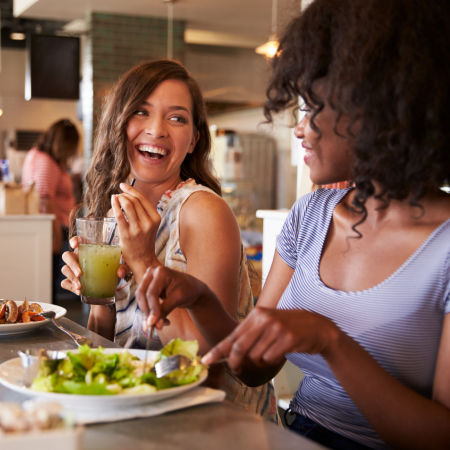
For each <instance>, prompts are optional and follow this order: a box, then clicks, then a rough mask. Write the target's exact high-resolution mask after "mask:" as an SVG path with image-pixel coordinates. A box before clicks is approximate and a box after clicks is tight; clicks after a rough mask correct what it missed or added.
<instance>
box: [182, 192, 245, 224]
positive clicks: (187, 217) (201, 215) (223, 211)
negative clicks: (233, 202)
mask: <svg viewBox="0 0 450 450" xmlns="http://www.w3.org/2000/svg"><path fill="white" fill-rule="evenodd" d="M223 221H225V222H226V223H227V224H228V226H230V225H232V224H236V226H237V223H236V219H235V217H234V215H233V212H232V211H231V209H230V207H229V206H228V204H227V203H226V202H225V200H224V199H223V198H222V197H219V196H218V195H216V194H213V193H212V192H207V191H198V192H194V193H193V194H191V195H190V197H189V198H188V199H187V200H186V201H185V202H184V204H183V206H182V208H181V211H180V223H182V224H183V226H187V227H189V226H191V225H192V226H195V227H196V228H198V227H199V226H200V227H201V226H202V222H203V223H205V224H215V223H223Z"/></svg>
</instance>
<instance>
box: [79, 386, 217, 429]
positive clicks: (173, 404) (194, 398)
mask: <svg viewBox="0 0 450 450" xmlns="http://www.w3.org/2000/svg"><path fill="white" fill-rule="evenodd" d="M224 399H225V392H223V391H220V390H218V389H211V388H208V387H203V386H199V387H197V388H195V389H192V390H190V391H188V392H185V393H184V394H181V395H177V396H175V397H169V398H167V399H164V400H161V401H159V402H154V403H148V404H141V405H137V406H133V407H127V408H126V409H125V408H123V409H112V410H95V411H92V412H90V411H77V412H76V414H75V420H76V422H77V423H78V424H92V423H104V422H118V421H119V420H128V419H136V418H139V417H151V416H158V415H160V414H164V413H167V412H170V411H175V410H177V409H184V408H190V407H191V406H196V405H201V404H203V403H213V402H221V401H223V400H224Z"/></svg>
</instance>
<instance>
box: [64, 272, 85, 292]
mask: <svg viewBox="0 0 450 450" xmlns="http://www.w3.org/2000/svg"><path fill="white" fill-rule="evenodd" d="M61 273H62V274H63V275H64V276H65V277H66V279H67V280H68V281H69V282H70V284H71V286H72V287H71V289H70V290H71V291H73V292H75V291H77V293H78V292H80V291H81V283H80V279H79V278H78V277H77V276H76V275H75V274H74V273H73V271H72V269H71V268H70V267H69V266H67V265H65V266H63V267H62V268H61ZM63 281H64V280H63Z"/></svg>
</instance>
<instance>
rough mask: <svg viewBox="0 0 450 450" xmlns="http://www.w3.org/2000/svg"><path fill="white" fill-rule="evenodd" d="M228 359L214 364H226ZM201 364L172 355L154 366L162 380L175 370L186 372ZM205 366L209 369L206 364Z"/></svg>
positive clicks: (222, 359) (157, 375) (157, 376)
mask: <svg viewBox="0 0 450 450" xmlns="http://www.w3.org/2000/svg"><path fill="white" fill-rule="evenodd" d="M226 362H227V359H226V358H221V359H219V360H217V361H214V362H213V363H212V364H214V365H215V364H221V363H226ZM197 364H201V363H199V362H198V361H197V360H195V359H191V358H188V357H187V356H184V355H172V356H168V357H167V358H163V359H160V360H159V361H158V362H157V363H156V364H155V366H154V368H155V373H156V378H162V377H164V376H166V375H168V374H169V373H171V372H173V371H175V370H184V369H186V368H187V367H189V366H196V365H197ZM202 365H203V366H205V367H207V366H206V365H205V364H202Z"/></svg>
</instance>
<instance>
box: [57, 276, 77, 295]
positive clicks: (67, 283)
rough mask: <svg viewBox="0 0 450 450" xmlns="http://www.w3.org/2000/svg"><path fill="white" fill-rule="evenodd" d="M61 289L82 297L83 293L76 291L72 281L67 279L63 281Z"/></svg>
mask: <svg viewBox="0 0 450 450" xmlns="http://www.w3.org/2000/svg"><path fill="white" fill-rule="evenodd" d="M61 287H62V288H63V289H66V290H67V291H70V292H73V293H74V294H76V295H81V291H80V290H79V289H75V288H74V287H73V285H72V283H71V282H70V280H68V279H67V278H66V279H64V280H62V281H61Z"/></svg>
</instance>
